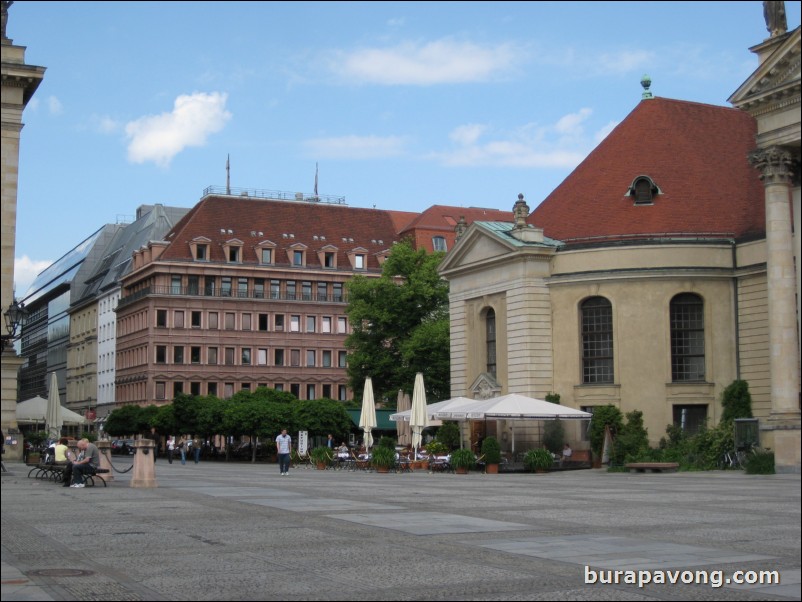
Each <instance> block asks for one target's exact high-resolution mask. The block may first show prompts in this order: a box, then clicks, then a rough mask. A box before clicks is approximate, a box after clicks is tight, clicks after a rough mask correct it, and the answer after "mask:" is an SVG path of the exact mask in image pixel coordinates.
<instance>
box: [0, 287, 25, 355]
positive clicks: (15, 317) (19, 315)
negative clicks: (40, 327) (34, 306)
mask: <svg viewBox="0 0 802 602" xmlns="http://www.w3.org/2000/svg"><path fill="white" fill-rule="evenodd" d="M27 317H28V310H27V309H25V306H24V305H23V304H22V303H20V302H19V301H17V300H16V299H15V300H14V302H13V303H12V304H11V305H9V306H8V309H7V310H6V311H5V313H3V319H4V320H5V322H6V331H8V334H4V335H2V337H0V338H2V348H0V349H2V350H3V351H5V348H6V345H8V344H10V343H13V342H14V341H15V340H16V339H17V330H18V329H19V328H20V327H21V326H22V325H23V323H24V322H25V318H27ZM20 334H21V333H20Z"/></svg>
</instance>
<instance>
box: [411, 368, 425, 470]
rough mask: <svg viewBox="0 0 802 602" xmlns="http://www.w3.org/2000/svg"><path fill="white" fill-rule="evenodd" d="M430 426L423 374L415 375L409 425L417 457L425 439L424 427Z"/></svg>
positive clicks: (416, 457)
mask: <svg viewBox="0 0 802 602" xmlns="http://www.w3.org/2000/svg"><path fill="white" fill-rule="evenodd" d="M427 426H429V412H428V411H427V408H426V390H425V389H424V388H423V374H422V373H420V372H418V373H417V374H416V375H415V388H414V389H413V390H412V412H411V413H410V415H409V427H410V428H411V429H412V447H413V448H415V459H416V460H417V459H418V449H420V444H421V441H422V440H423V429H425V428H426V427H427Z"/></svg>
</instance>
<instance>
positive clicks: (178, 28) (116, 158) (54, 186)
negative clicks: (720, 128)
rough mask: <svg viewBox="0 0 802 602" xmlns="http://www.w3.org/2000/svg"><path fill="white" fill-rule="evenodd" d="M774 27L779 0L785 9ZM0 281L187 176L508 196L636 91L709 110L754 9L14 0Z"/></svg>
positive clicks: (598, 134) (569, 157) (380, 203)
mask: <svg viewBox="0 0 802 602" xmlns="http://www.w3.org/2000/svg"><path fill="white" fill-rule="evenodd" d="M786 10H787V12H788V28H789V30H791V29H793V28H795V27H798V26H799V21H800V3H798V2H786ZM7 35H8V37H9V38H11V39H12V40H13V41H14V44H16V45H20V46H26V47H27V51H26V55H25V58H26V62H27V63H28V64H30V65H39V66H43V67H46V68H47V71H46V72H45V77H44V81H43V82H42V83H41V85H40V86H39V88H38V90H37V91H36V94H35V95H34V97H33V99H32V101H31V102H30V103H29V105H28V107H27V108H26V110H25V112H24V114H23V122H24V124H25V127H24V128H23V130H22V140H21V149H20V169H19V191H18V199H17V201H18V206H17V239H16V253H15V283H16V284H15V289H16V293H17V296H18V297H23V296H24V293H25V291H26V290H27V288H28V286H29V284H30V283H31V282H32V280H33V279H34V278H35V276H36V274H37V273H38V272H40V271H41V270H42V269H44V268H45V267H47V266H48V265H49V264H50V263H52V262H53V261H55V260H57V259H58V258H60V257H61V256H63V255H64V254H65V253H67V252H68V251H69V250H70V249H72V248H73V247H74V246H75V245H77V244H78V243H80V242H81V241H82V240H84V239H85V238H86V237H88V236H89V235H90V234H91V233H93V232H94V231H95V230H97V229H98V228H100V227H101V226H102V225H103V224H106V223H118V222H129V221H132V220H133V217H134V215H135V213H136V209H137V207H138V206H140V205H143V204H154V203H162V204H165V205H171V206H178V207H192V206H194V205H195V204H196V203H197V202H198V201H199V200H200V199H201V198H202V196H203V191H204V189H205V188H207V187H209V186H219V187H224V186H225V184H226V160H227V158H228V157H230V177H231V186H232V187H233V188H247V189H261V190H272V191H285V192H289V193H295V192H303V193H306V194H312V193H313V192H314V191H315V190H314V187H315V179H316V174H317V182H318V192H319V194H320V195H333V196H338V197H345V201H346V203H347V204H348V205H349V206H352V207H377V208H380V209H391V210H399V211H417V212H420V211H423V210H425V209H426V208H428V207H430V206H431V205H435V204H441V205H455V206H464V207H490V208H494V209H502V210H510V211H511V209H512V206H513V204H514V202H515V200H516V199H517V195H518V194H519V193H523V194H524V195H525V196H526V199H527V202H528V204H529V206H530V209H534V208H535V207H536V206H537V204H538V203H539V202H541V201H542V200H543V199H545V198H546V197H547V196H548V194H549V193H550V192H551V191H552V190H554V188H556V187H557V186H558V185H559V184H560V182H561V181H562V180H563V179H565V178H566V177H567V176H568V175H569V174H570V173H571V171H572V170H573V169H574V168H575V167H576V166H577V165H578V164H579V163H580V162H581V161H582V160H583V159H584V158H585V157H586V156H587V154H588V153H589V152H590V151H591V150H592V149H593V148H594V147H595V146H596V145H597V144H598V143H599V142H600V141H601V140H603V139H604V137H605V136H606V135H607V134H608V133H609V132H610V131H611V130H612V129H613V128H614V127H615V126H616V125H617V124H618V123H620V122H621V121H622V120H623V119H624V118H625V117H626V116H627V115H628V114H629V113H630V112H631V111H632V110H633V109H634V108H635V106H636V105H637V104H638V103H639V102H640V101H641V95H642V93H643V89H642V87H641V84H640V81H641V79H642V76H643V75H644V74H648V75H649V76H650V77H651V80H652V86H651V91H652V93H653V94H654V95H655V96H660V97H665V98H674V99H680V100H688V101H694V102H701V103H708V104H713V105H719V106H730V105H729V104H728V103H727V99H728V98H729V97H730V96H731V95H732V93H733V92H735V91H736V90H737V88H738V87H739V86H740V85H741V84H742V83H743V82H744V80H746V79H747V78H748V77H749V75H750V74H751V73H752V72H753V71H754V70H755V69H756V68H757V58H756V56H755V55H754V54H753V53H751V52H750V51H749V48H750V47H752V46H754V45H756V44H759V43H761V42H762V41H763V40H764V39H766V38H767V37H768V32H767V31H766V24H765V21H764V18H763V6H762V2H756V1H747V2H730V1H726V2H592V3H591V2H492V3H490V2H321V3H318V2H234V1H228V2H92V3H89V2H85V3H84V2H40V1H37V2H31V1H23V0H17V1H16V2H14V4H13V6H11V8H10V9H9V20H8V26H7Z"/></svg>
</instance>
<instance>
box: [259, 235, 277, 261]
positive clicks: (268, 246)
mask: <svg viewBox="0 0 802 602" xmlns="http://www.w3.org/2000/svg"><path fill="white" fill-rule="evenodd" d="M275 250H276V244H275V243H273V242H271V241H269V240H263V241H262V242H260V243H259V244H258V245H256V256H257V257H258V258H259V263H261V264H262V265H273V263H275V261H276V257H275Z"/></svg>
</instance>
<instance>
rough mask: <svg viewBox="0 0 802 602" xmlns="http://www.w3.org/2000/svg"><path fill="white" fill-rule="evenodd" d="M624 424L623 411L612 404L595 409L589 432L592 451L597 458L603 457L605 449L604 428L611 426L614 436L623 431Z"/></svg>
mask: <svg viewBox="0 0 802 602" xmlns="http://www.w3.org/2000/svg"><path fill="white" fill-rule="evenodd" d="M623 422H624V421H623V415H622V414H621V410H619V409H618V408H617V407H615V406H614V405H612V404H609V405H606V406H596V407H595V408H593V418H591V420H590V430H589V435H590V449H591V450H593V453H594V454H595V455H596V456H597V457H601V454H602V451H603V450H602V448H603V447H604V428H605V427H606V426H609V427H610V430H611V431H612V434H613V435H615V434H616V433H618V432H619V431H620V430H621V427H622V426H623Z"/></svg>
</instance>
